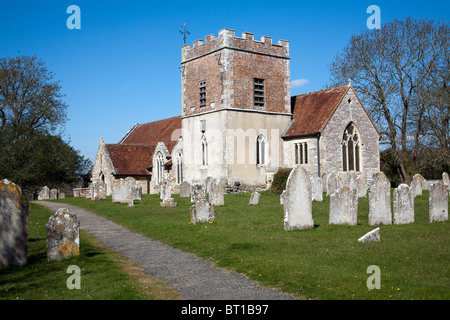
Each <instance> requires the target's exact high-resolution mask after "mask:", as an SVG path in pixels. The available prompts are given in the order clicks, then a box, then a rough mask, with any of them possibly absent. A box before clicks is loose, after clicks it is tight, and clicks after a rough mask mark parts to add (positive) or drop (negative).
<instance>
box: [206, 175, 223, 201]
mask: <svg viewBox="0 0 450 320" xmlns="http://www.w3.org/2000/svg"><path fill="white" fill-rule="evenodd" d="M223 194H224V187H223V183H222V182H221V181H220V180H219V179H214V180H211V182H210V183H209V203H211V204H213V205H215V206H223V205H224V195H223Z"/></svg>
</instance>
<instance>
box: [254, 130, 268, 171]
mask: <svg viewBox="0 0 450 320" xmlns="http://www.w3.org/2000/svg"><path fill="white" fill-rule="evenodd" d="M266 148H267V141H266V138H265V137H264V135H263V134H262V133H261V134H259V135H258V136H257V137H256V164H259V165H265V164H266Z"/></svg>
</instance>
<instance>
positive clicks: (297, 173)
mask: <svg viewBox="0 0 450 320" xmlns="http://www.w3.org/2000/svg"><path fill="white" fill-rule="evenodd" d="M311 199H312V197H311V180H310V179H309V175H308V173H307V172H306V170H305V168H303V167H301V166H296V167H295V168H294V169H293V170H292V171H291V173H290V174H289V177H288V179H287V182H286V194H285V197H284V200H283V201H284V204H283V206H284V230H285V231H291V230H301V229H310V228H313V227H314V220H313V218H312V200H311Z"/></svg>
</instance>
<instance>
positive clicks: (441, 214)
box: [429, 181, 448, 222]
mask: <svg viewBox="0 0 450 320" xmlns="http://www.w3.org/2000/svg"><path fill="white" fill-rule="evenodd" d="M429 203H430V204H429V206H430V212H429V221H430V222H439V221H447V220H448V189H447V188H446V187H445V185H444V183H443V182H442V181H438V182H437V183H435V184H433V185H432V186H431V188H430V195H429Z"/></svg>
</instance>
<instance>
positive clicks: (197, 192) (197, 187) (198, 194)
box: [191, 183, 206, 203]
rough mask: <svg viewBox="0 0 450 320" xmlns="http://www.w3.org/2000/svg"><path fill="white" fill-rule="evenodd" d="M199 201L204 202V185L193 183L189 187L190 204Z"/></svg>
mask: <svg viewBox="0 0 450 320" xmlns="http://www.w3.org/2000/svg"><path fill="white" fill-rule="evenodd" d="M199 200H206V185H204V184H202V183H193V184H192V185H191V202H193V203H196V202H197V201H199Z"/></svg>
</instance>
